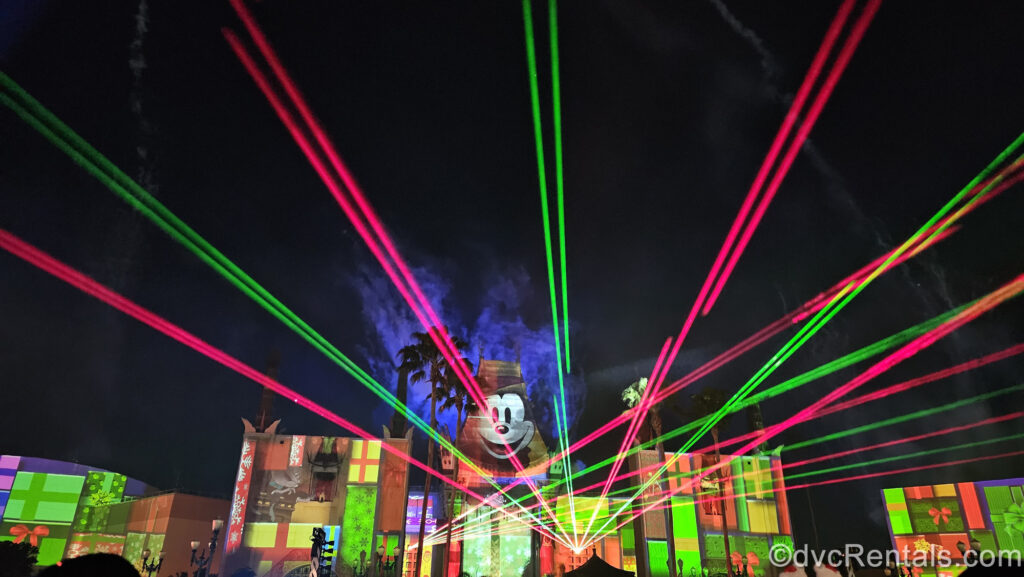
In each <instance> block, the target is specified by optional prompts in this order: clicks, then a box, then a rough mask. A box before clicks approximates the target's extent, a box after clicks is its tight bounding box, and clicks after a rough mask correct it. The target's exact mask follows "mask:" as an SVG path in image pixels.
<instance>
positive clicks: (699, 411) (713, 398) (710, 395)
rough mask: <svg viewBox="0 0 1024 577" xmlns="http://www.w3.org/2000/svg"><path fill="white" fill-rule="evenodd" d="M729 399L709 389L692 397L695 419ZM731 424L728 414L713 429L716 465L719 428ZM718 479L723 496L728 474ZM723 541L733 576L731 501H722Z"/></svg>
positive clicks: (709, 412) (719, 490)
mask: <svg viewBox="0 0 1024 577" xmlns="http://www.w3.org/2000/svg"><path fill="white" fill-rule="evenodd" d="M728 400H729V397H728V395H726V394H725V393H724V392H722V391H721V390H719V389H714V388H707V389H704V390H703V391H701V392H699V393H697V394H695V395H692V396H690V401H691V403H692V404H691V406H690V410H691V411H692V413H693V417H694V418H695V419H700V418H704V417H707V416H710V415H714V414H715V413H717V412H718V411H719V410H720V409H721V408H722V407H724V406H725V404H726V403H727V402H728ZM728 423H729V415H728V414H726V415H725V417H723V418H722V419H721V420H720V421H718V422H717V423H715V424H714V425H713V426H712V427H711V438H712V439H714V441H715V463H716V464H717V463H720V462H721V461H722V453H721V452H720V451H719V450H718V432H719V431H718V427H719V425H722V426H725V425H728ZM716 476H717V477H718V479H717V480H718V492H719V495H720V496H721V495H722V494H724V493H725V486H724V483H725V479H726V474H725V473H724V472H718V473H716ZM721 503H722V539H723V540H724V541H725V571H726V574H728V575H732V566H731V563H732V552H731V551H730V550H729V513H728V509H729V500H728V499H722V500H721Z"/></svg>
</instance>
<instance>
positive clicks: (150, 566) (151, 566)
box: [142, 549, 164, 577]
mask: <svg viewBox="0 0 1024 577" xmlns="http://www.w3.org/2000/svg"><path fill="white" fill-rule="evenodd" d="M150 553H151V552H150V550H149V549H143V550H142V571H143V572H144V573H146V574H147V575H149V577H153V573H159V572H160V566H161V565H163V564H164V552H163V551H161V552H160V555H159V556H158V557H157V558H156V561H150V560H149V556H150Z"/></svg>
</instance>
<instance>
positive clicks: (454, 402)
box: [441, 359, 473, 575]
mask: <svg viewBox="0 0 1024 577" xmlns="http://www.w3.org/2000/svg"><path fill="white" fill-rule="evenodd" d="M463 362H465V363H466V367H467V368H468V369H469V370H470V371H472V370H473V365H472V364H471V363H470V362H469V361H468V360H466V359H463ZM453 381H454V382H453ZM447 384H448V387H447V391H446V392H447V397H446V398H445V400H444V403H442V404H441V411H442V412H444V411H447V410H448V409H455V434H454V435H453V439H452V441H455V442H457V441H458V439H459V435H460V434H461V433H462V424H463V423H464V422H465V421H464V417H463V414H464V413H468V410H469V403H472V400H471V399H468V397H469V391H467V390H466V386H465V385H463V384H462V382H461V381H459V380H458V379H454V380H452V379H450V380H449V381H448V383H447ZM467 400H468V401H469V403H467ZM467 416H468V414H467ZM454 461H455V462H454V464H453V466H452V481H456V480H458V478H459V462H460V461H459V459H455V460H454ZM455 497H456V494H455V493H454V492H453V493H452V499H449V500H448V502H447V503H446V505H447V511H446V513H447V517H448V531H447V533H446V534H445V536H444V565H443V566H444V574H445V575H447V574H448V563H449V560H448V555H449V554H450V550H451V545H452V525H453V523H452V518H453V517H454V516H455Z"/></svg>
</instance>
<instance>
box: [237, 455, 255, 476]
mask: <svg viewBox="0 0 1024 577" xmlns="http://www.w3.org/2000/svg"><path fill="white" fill-rule="evenodd" d="M249 469H252V455H246V456H244V457H242V466H241V467H239V468H238V480H239V481H244V480H245V476H246V474H247V473H248V472H249Z"/></svg>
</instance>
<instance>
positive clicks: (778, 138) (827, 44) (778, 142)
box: [698, 0, 855, 315]
mask: <svg viewBox="0 0 1024 577" xmlns="http://www.w3.org/2000/svg"><path fill="white" fill-rule="evenodd" d="M854 1H855V0H845V1H844V2H843V3H842V5H841V6H840V7H839V11H838V12H836V15H835V17H834V18H833V19H832V24H830V25H829V27H828V30H827V31H826V33H825V38H824V40H822V43H821V46H820V47H819V48H818V52H817V54H815V55H814V60H813V61H812V62H811V67H810V69H808V70H807V74H806V75H805V76H804V80H803V82H802V83H801V84H800V89H799V90H798V91H797V93H796V98H794V99H793V103H792V104H791V105H790V107H789V111H788V112H787V113H786V117H785V119H784V120H783V123H782V126H781V127H780V128H779V132H778V133H777V134H776V135H775V139H774V140H773V141H772V145H771V148H769V150H768V154H767V155H766V156H765V158H764V161H763V162H762V163H761V168H760V169H759V170H758V172H757V176H756V177H755V178H754V182H753V184H751V186H750V190H749V191H747V196H746V198H744V199H743V204H742V205H741V206H740V211H739V213H737V215H736V219H735V220H734V221H733V223H732V226H731V227H730V228H729V233H728V234H727V235H726V237H725V242H723V243H722V248H721V249H719V251H718V256H717V257H715V262H714V264H712V265H711V272H709V273H708V277H707V279H706V280H705V281H704V284H705V286H704V287H703V288H702V289H701V293H700V296H699V297H698V300H703V298H704V296H705V295H706V294H707V290H708V289H709V288H710V287H711V283H712V282H713V281H714V279H715V278H716V277H717V275H718V273H719V271H721V269H722V265H723V264H724V263H725V258H726V257H727V256H728V255H729V250H730V249H731V248H732V246H733V243H735V242H736V237H737V236H738V235H739V233H740V230H741V229H742V226H743V223H744V222H745V221H746V218H747V215H748V214H750V209H752V208H753V207H754V201H756V200H757V198H758V194H759V193H760V192H761V187H762V186H764V182H765V180H767V179H768V174H769V172H770V171H771V168H772V166H774V165H775V161H776V160H777V159H778V156H779V152H781V151H782V145H783V144H785V142H786V139H787V138H788V137H789V132H790V131H791V130H792V129H793V125H794V124H795V123H796V121H797V119H798V118H799V115H800V110H801V109H802V108H803V107H804V104H805V103H806V101H807V97H808V96H810V93H811V89H812V88H813V87H814V85H815V83H816V82H817V81H818V76H820V75H821V71H822V69H823V68H824V66H825V62H826V61H827V60H828V56H829V54H831V53H832V47H833V46H835V43H836V40H837V39H838V38H839V34H840V32H842V30H843V27H844V26H845V25H846V20H847V19H848V18H849V16H850V12H851V11H852V10H853V5H854ZM704 314H705V315H706V314H707V311H706V310H705V311H704Z"/></svg>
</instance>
